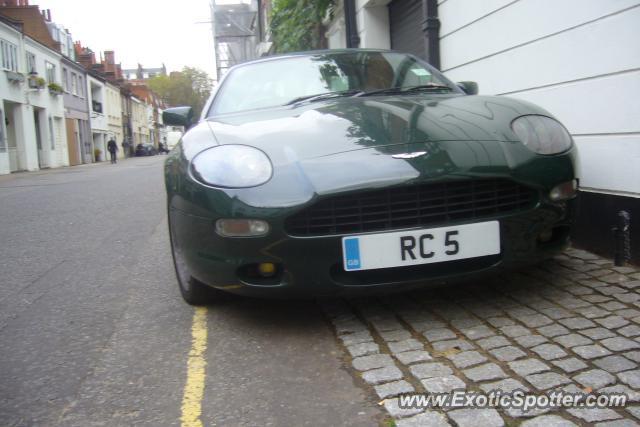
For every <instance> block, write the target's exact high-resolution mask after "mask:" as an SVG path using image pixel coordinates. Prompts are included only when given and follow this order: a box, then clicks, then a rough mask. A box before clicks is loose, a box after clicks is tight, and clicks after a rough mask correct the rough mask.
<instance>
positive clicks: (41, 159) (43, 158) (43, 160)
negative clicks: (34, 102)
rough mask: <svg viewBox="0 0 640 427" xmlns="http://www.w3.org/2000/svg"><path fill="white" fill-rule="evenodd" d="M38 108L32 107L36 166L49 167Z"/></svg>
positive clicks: (47, 150) (47, 149)
mask: <svg viewBox="0 0 640 427" xmlns="http://www.w3.org/2000/svg"><path fill="white" fill-rule="evenodd" d="M40 112H41V110H39V109H35V108H34V109H33V125H34V127H35V130H36V146H37V147H38V167H39V168H40V169H42V168H48V167H49V147H48V146H46V145H44V144H43V141H42V133H43V132H42V121H41V120H40Z"/></svg>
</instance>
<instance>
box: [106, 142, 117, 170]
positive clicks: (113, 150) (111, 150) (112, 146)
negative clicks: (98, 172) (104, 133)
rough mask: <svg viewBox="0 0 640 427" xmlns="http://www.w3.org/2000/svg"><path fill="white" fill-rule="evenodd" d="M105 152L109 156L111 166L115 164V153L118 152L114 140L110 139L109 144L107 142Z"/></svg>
mask: <svg viewBox="0 0 640 427" xmlns="http://www.w3.org/2000/svg"><path fill="white" fill-rule="evenodd" d="M107 150H108V151H109V154H111V164H114V163H117V162H118V161H117V160H116V151H118V144H116V141H115V139H113V137H111V139H110V140H109V142H107Z"/></svg>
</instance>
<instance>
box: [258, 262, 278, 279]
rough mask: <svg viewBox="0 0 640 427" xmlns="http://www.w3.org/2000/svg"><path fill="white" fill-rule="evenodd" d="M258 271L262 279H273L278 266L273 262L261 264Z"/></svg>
mask: <svg viewBox="0 0 640 427" xmlns="http://www.w3.org/2000/svg"><path fill="white" fill-rule="evenodd" d="M258 271H259V272H260V275H261V276H262V277H271V276H273V275H274V274H276V265H275V264H273V263H271V262H261V263H260V264H258Z"/></svg>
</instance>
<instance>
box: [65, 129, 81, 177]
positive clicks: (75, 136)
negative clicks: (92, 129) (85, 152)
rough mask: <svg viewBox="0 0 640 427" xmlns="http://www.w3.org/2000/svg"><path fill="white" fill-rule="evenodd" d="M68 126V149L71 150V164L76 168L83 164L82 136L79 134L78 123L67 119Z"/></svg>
mask: <svg viewBox="0 0 640 427" xmlns="http://www.w3.org/2000/svg"><path fill="white" fill-rule="evenodd" d="M65 122H66V125H67V147H68V148H69V164H70V165H71V166H76V165H79V164H81V163H82V161H81V160H80V159H81V157H80V135H79V133H78V123H77V122H78V121H77V120H76V119H65Z"/></svg>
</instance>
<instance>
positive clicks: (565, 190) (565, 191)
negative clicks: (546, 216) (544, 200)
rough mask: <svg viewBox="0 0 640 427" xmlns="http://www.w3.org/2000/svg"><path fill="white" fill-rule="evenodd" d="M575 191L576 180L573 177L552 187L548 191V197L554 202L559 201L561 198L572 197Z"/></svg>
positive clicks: (576, 188) (574, 195) (576, 187)
mask: <svg viewBox="0 0 640 427" xmlns="http://www.w3.org/2000/svg"><path fill="white" fill-rule="evenodd" d="M577 193H578V182H577V181H576V180H575V179H574V180H571V181H567V182H563V183H562V184H559V185H556V186H555V187H553V189H552V190H551V192H549V198H550V199H551V200H553V201H554V202H559V201H561V200H569V199H573V198H574V197H576V194H577Z"/></svg>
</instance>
